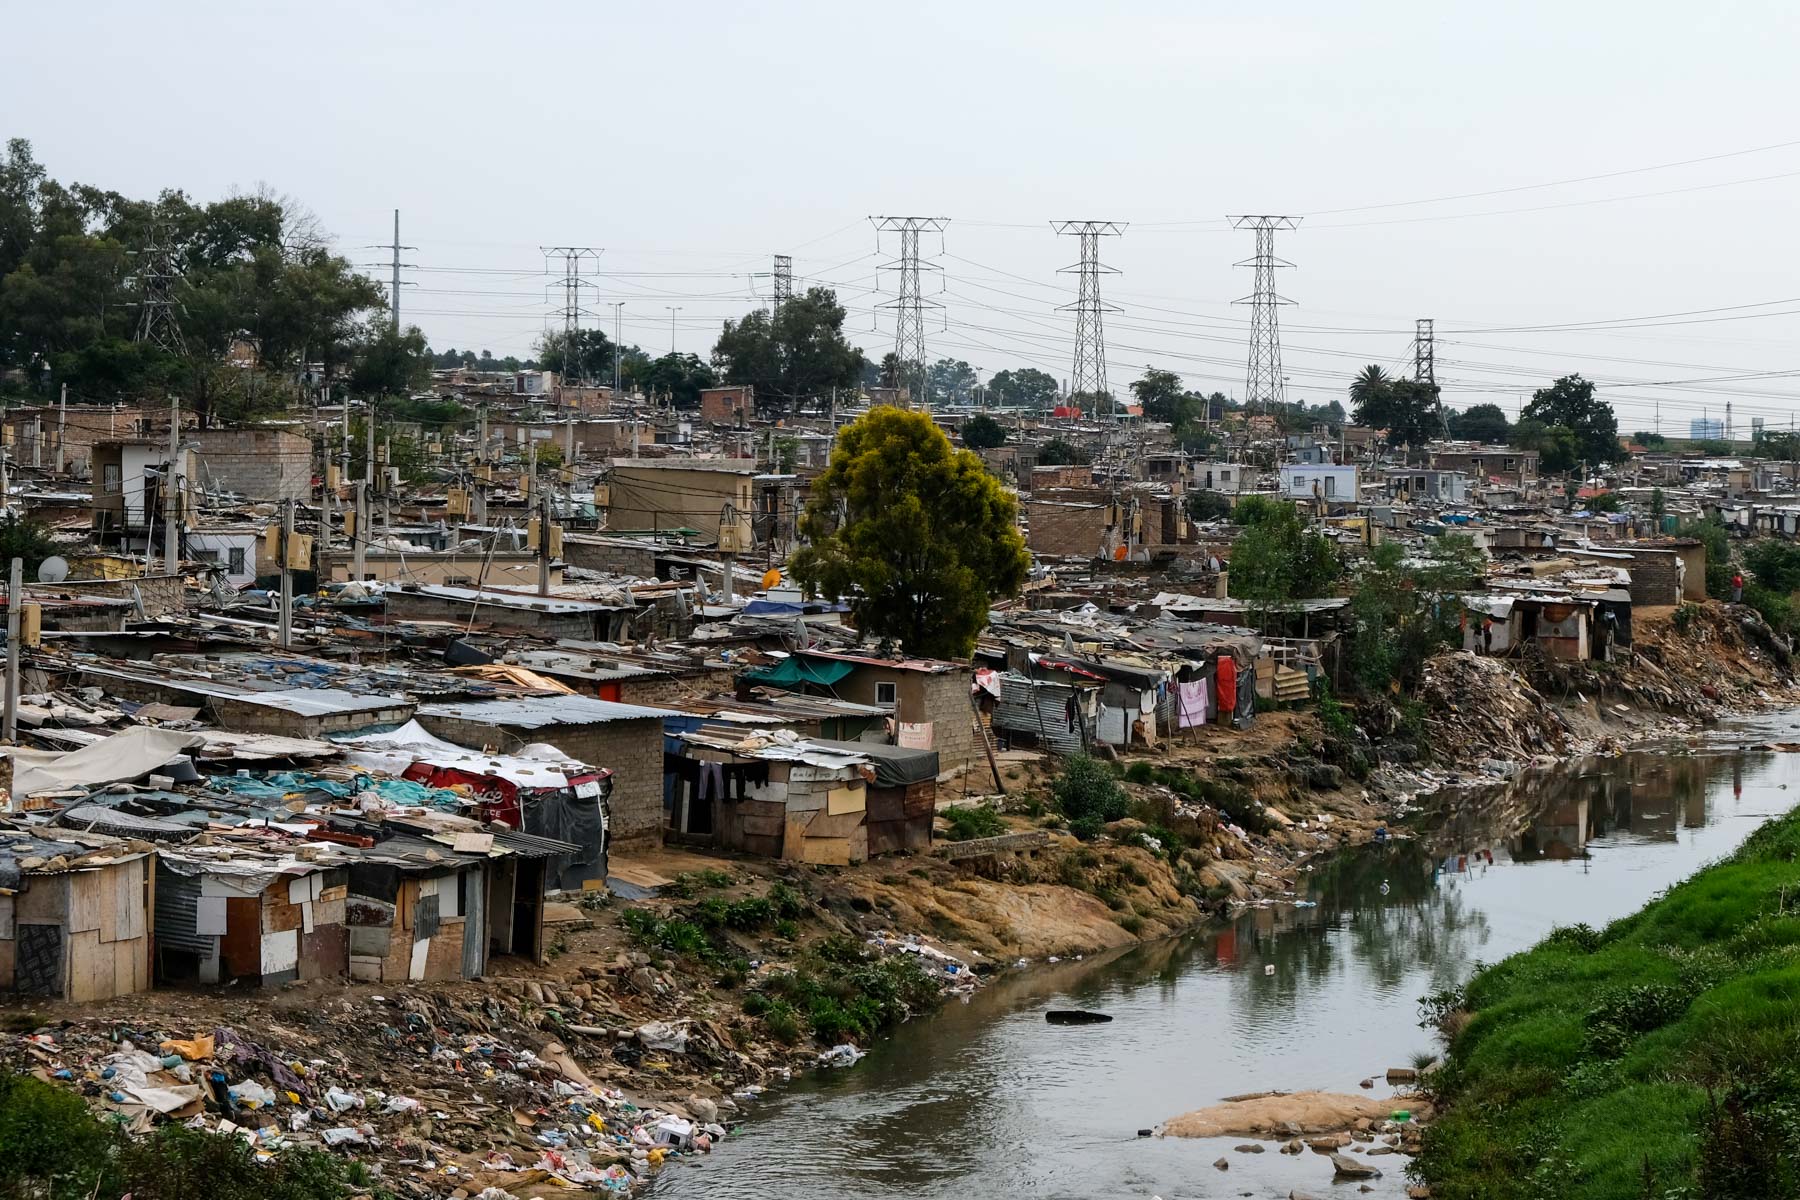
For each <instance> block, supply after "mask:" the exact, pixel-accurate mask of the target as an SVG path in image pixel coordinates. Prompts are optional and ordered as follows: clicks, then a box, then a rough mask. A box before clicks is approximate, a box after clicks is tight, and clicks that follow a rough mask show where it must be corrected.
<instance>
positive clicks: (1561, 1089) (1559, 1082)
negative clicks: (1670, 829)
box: [1415, 814, 1800, 1200]
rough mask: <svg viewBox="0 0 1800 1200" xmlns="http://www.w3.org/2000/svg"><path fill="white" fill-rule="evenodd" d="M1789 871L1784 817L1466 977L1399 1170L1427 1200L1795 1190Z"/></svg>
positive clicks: (1794, 887) (1797, 1085)
mask: <svg viewBox="0 0 1800 1200" xmlns="http://www.w3.org/2000/svg"><path fill="white" fill-rule="evenodd" d="M1797 857H1800V814H1790V815H1788V816H1786V817H1780V818H1777V819H1775V820H1773V821H1770V822H1769V823H1768V824H1766V825H1765V826H1763V828H1761V829H1760V830H1758V831H1757V833H1756V834H1755V835H1753V836H1752V837H1751V838H1750V840H1749V841H1748V842H1747V843H1746V844H1745V845H1744V846H1743V848H1742V849H1741V850H1739V851H1738V853H1737V854H1735V855H1733V856H1732V857H1731V858H1729V859H1727V860H1725V861H1724V862H1721V863H1719V864H1717V865H1715V866H1712V867H1709V868H1707V869H1706V870H1704V871H1701V872H1700V873H1699V874H1698V875H1696V876H1694V877H1693V878H1692V879H1690V880H1688V881H1687V882H1685V883H1683V884H1680V885H1679V886H1677V887H1675V888H1673V889H1671V890H1670V891H1669V892H1668V893H1667V894H1666V895H1665V896H1664V897H1662V898H1661V899H1659V900H1657V901H1655V902H1653V903H1651V904H1650V905H1648V906H1647V907H1646V908H1644V909H1643V910H1642V911H1640V912H1638V913H1637V914H1635V915H1633V916H1630V917H1627V918H1625V919H1623V920H1621V921H1618V922H1616V923H1614V924H1613V925H1612V926H1610V927H1609V928H1607V929H1606V930H1605V931H1603V932H1600V933H1595V932H1594V931H1592V930H1587V929H1585V928H1584V927H1579V926H1578V927H1575V928H1574V929H1567V930H1559V931H1558V932H1557V933H1556V934H1553V935H1552V936H1551V937H1550V938H1548V939H1546V941H1545V942H1543V943H1542V944H1541V945H1539V946H1538V947H1536V948H1535V949H1533V950H1530V951H1527V952H1525V953H1523V954H1518V955H1515V956H1513V957H1512V958H1509V959H1507V960H1505V961H1504V962H1501V963H1499V964H1497V965H1495V966H1492V967H1489V968H1487V969H1485V970H1483V971H1482V972H1480V973H1479V974H1478V975H1477V976H1476V977H1475V978H1474V979H1473V980H1472V981H1471V982H1470V984H1469V986H1468V988H1467V990H1466V993H1465V995H1464V996H1463V998H1462V1005H1461V1007H1462V1008H1463V1009H1466V1010H1467V1011H1469V1012H1472V1013H1473V1014H1474V1016H1473V1019H1471V1020H1469V1021H1468V1023H1467V1024H1466V1026H1463V1027H1462V1028H1461V1030H1460V1032H1458V1034H1457V1036H1456V1038H1455V1040H1454V1041H1453V1043H1452V1045H1451V1053H1450V1056H1449V1060H1448V1063H1447V1065H1446V1067H1445V1069H1444V1072H1443V1074H1442V1076H1441V1083H1440V1084H1439V1085H1438V1086H1439V1088H1440V1089H1441V1091H1442V1093H1443V1095H1444V1097H1445V1098H1446V1099H1447V1100H1448V1101H1449V1102H1450V1110H1449V1112H1448V1113H1447V1114H1446V1115H1445V1116H1443V1117H1442V1118H1441V1119H1440V1120H1439V1121H1437V1122H1436V1123H1435V1124H1434V1125H1433V1126H1432V1128H1431V1129H1430V1130H1429V1132H1428V1134H1427V1137H1426V1143H1425V1153H1424V1154H1423V1155H1422V1156H1421V1157H1420V1159H1419V1160H1418V1161H1417V1162H1416V1164H1415V1170H1416V1171H1417V1172H1418V1173H1419V1174H1420V1175H1421V1176H1422V1177H1423V1178H1424V1179H1425V1180H1427V1181H1428V1182H1430V1183H1431V1185H1432V1192H1433V1195H1434V1196H1436V1197H1438V1198H1439V1200H1467V1198H1474V1197H1481V1198H1484V1200H1486V1198H1495V1200H1498V1198H1502V1197H1504V1198H1507V1200H1511V1198H1513V1197H1518V1198H1521V1200H1523V1198H1525V1197H1531V1198H1532V1200H1539V1198H1543V1197H1567V1198H1569V1200H1577V1198H1579V1200H1588V1198H1593V1200H1601V1198H1605V1200H1632V1198H1636V1197H1656V1198H1657V1200H1664V1198H1667V1197H1690V1196H1691V1197H1707V1198H1709V1200H1711V1198H1724V1197H1733V1198H1735V1197H1739V1196H1743V1197H1752V1196H1756V1197H1771V1198H1773V1197H1787V1196H1794V1195H1796V1194H1800V1192H1797V1189H1796V1186H1795V1179H1796V1177H1797V1173H1796V1170H1795V1164H1796V1162H1797V1161H1800V1129H1797V1128H1796V1126H1797V1125H1800V1122H1797V1121H1796V1120H1795V1117H1796V1115H1797V1114H1800V1053H1797V1051H1800V1038H1797V1035H1796V1030H1797V1029H1800V862H1797V861H1796V859H1797ZM1455 1024H1456V1018H1452V1021H1451V1025H1452V1026H1454V1025H1455Z"/></svg>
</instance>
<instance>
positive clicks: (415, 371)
mask: <svg viewBox="0 0 1800 1200" xmlns="http://www.w3.org/2000/svg"><path fill="white" fill-rule="evenodd" d="M355 356H356V357H355V362H354V364H353V365H352V367H351V369H350V390H351V391H353V392H355V393H356V394H357V395H360V396H405V395H407V394H409V393H410V392H412V391H413V389H415V388H417V387H421V386H423V385H424V384H425V383H427V382H428V381H429V380H430V379H431V347H429V346H427V345H426V344H425V335H424V334H423V333H421V332H419V327H418V326H417V325H409V326H407V328H406V329H404V330H398V331H397V330H395V329H394V327H393V326H392V325H390V324H388V323H387V322H386V321H377V322H375V323H374V324H373V325H372V326H371V327H370V328H368V329H367V330H366V331H365V332H364V335H363V338H362V340H361V342H360V343H359V344H358V345H357V346H356V349H355Z"/></svg>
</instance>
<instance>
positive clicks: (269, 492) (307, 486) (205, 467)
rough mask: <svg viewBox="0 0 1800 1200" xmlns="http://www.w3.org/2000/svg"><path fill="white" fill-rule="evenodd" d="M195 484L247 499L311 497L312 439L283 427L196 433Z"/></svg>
mask: <svg viewBox="0 0 1800 1200" xmlns="http://www.w3.org/2000/svg"><path fill="white" fill-rule="evenodd" d="M194 437H195V439H196V440H197V441H198V442H199V443H200V449H199V450H198V451H197V452H196V453H197V456H198V458H199V461H200V468H199V473H200V482H201V483H202V484H203V485H204V486H206V487H209V488H212V487H217V488H222V489H224V490H226V491H231V492H241V493H243V494H244V495H245V496H248V497H250V498H251V499H253V500H304V499H306V498H307V496H309V495H310V494H311V493H312V473H313V447H312V441H311V440H310V439H308V438H304V437H302V436H300V435H299V434H297V433H290V432H289V431H287V430H285V429H202V430H198V431H196V432H195V434H194Z"/></svg>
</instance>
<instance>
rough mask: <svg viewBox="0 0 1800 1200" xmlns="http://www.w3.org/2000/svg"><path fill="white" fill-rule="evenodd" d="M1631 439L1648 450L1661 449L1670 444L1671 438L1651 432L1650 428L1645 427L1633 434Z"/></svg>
mask: <svg viewBox="0 0 1800 1200" xmlns="http://www.w3.org/2000/svg"><path fill="white" fill-rule="evenodd" d="M1631 440H1632V441H1634V442H1636V443H1637V444H1638V445H1640V446H1642V447H1643V448H1644V449H1646V450H1661V449H1662V448H1663V447H1664V446H1667V445H1668V444H1669V439H1668V438H1666V437H1664V436H1663V435H1662V434H1660V433H1651V432H1650V431H1649V430H1645V429H1640V430H1638V431H1637V432H1636V433H1634V434H1632V435H1631Z"/></svg>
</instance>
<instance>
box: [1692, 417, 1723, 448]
mask: <svg viewBox="0 0 1800 1200" xmlns="http://www.w3.org/2000/svg"><path fill="white" fill-rule="evenodd" d="M1724 436H1725V422H1723V421H1721V420H1720V419H1719V418H1717V417H1695V418H1694V419H1693V420H1691V421H1689V422H1688V437H1689V438H1691V439H1692V440H1694V441H1696V442H1716V441H1718V440H1719V439H1721V438H1723V437H1724Z"/></svg>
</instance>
